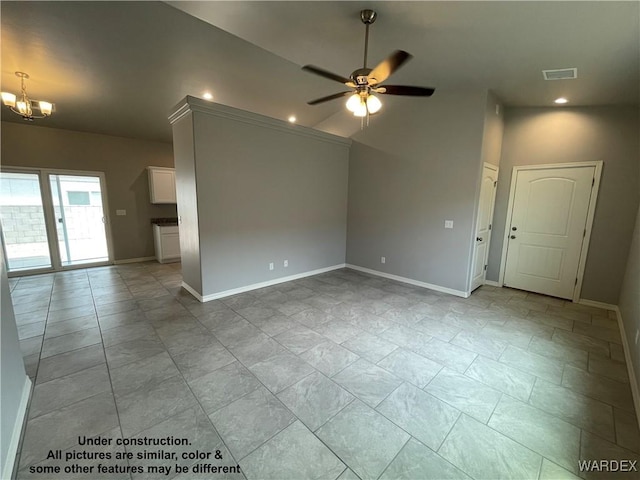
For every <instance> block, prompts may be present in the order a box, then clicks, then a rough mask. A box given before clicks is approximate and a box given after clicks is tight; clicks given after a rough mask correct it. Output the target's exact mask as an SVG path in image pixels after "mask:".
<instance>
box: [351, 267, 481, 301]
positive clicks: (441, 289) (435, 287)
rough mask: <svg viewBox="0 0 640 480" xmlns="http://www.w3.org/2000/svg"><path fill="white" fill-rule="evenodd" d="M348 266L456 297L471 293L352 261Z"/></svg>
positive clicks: (467, 295)
mask: <svg viewBox="0 0 640 480" xmlns="http://www.w3.org/2000/svg"><path fill="white" fill-rule="evenodd" d="M346 266H347V268H351V269H353V270H358V271H359V272H364V273H369V274H371V275H376V276H378V277H384V278H388V279H390V280H396V281H398V282H402V283H408V284H409V285H415V286H417V287H422V288H428V289H429V290H435V291H437V292H442V293H448V294H450V295H455V296H456V297H462V298H468V297H469V295H470V293H469V292H463V291H462V290H454V289H453V288H447V287H441V286H440V285H434V284H432V283H425V282H420V281H418V280H413V279H411V278H406V277H400V276H398V275H393V274H391V273H385V272H379V271H378V270H371V269H370V268H365V267H359V266H358V265H351V264H350V263H347V265H346Z"/></svg>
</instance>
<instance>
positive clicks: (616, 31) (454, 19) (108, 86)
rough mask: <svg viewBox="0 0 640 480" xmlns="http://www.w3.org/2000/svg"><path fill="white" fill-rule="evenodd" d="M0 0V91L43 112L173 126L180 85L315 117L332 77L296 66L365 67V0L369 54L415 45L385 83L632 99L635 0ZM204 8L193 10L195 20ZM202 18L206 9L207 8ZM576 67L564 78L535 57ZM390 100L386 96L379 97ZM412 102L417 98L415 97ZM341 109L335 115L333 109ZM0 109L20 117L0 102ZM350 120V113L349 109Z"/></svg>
mask: <svg viewBox="0 0 640 480" xmlns="http://www.w3.org/2000/svg"><path fill="white" fill-rule="evenodd" d="M169 3H170V5H167V4H163V3H158V2H2V3H1V6H0V8H1V13H2V90H9V91H13V92H16V91H17V90H18V89H19V80H18V78H17V77H15V76H14V72H15V71H16V70H22V71H26V72H27V73H29V74H30V75H31V77H32V78H31V80H30V81H28V83H27V89H28V92H29V94H30V95H31V96H32V97H34V98H38V99H40V98H41V99H46V100H50V101H53V102H55V104H56V109H57V111H56V113H55V114H54V116H52V117H51V118H49V119H45V120H39V121H37V122H38V124H40V125H46V126H52V127H57V128H69V129H74V130H82V131H93V132H98V133H107V134H113V135H123V136H130V137H138V138H148V139H156V140H165V141H170V139H171V130H170V127H169V124H168V122H167V120H166V117H167V114H168V112H169V111H170V110H171V108H172V107H173V105H174V104H175V103H177V102H178V101H179V100H180V99H181V98H182V97H184V96H185V95H194V96H201V95H202V93H203V92H204V91H206V90H209V91H211V92H212V93H213V94H214V100H215V101H217V102H220V103H223V104H226V105H231V106H234V107H237V108H242V109H246V110H251V111H254V112H257V113H261V114H264V115H268V116H271V117H275V118H282V119H286V118H287V117H288V116H289V115H291V114H294V115H296V116H297V117H298V123H300V124H303V125H307V126H314V125H317V124H319V123H321V122H323V121H324V123H325V124H326V121H327V118H329V117H331V116H332V115H334V114H336V113H339V112H342V109H343V108H344V107H343V102H341V101H338V100H337V101H334V102H330V103H328V104H323V105H320V106H315V107H311V106H308V105H306V101H307V100H311V99H314V98H317V97H321V96H324V95H328V94H331V93H335V92H338V91H341V90H342V89H343V87H342V86H341V85H340V84H338V83H334V82H331V81H330V80H325V79H322V78H319V77H315V76H313V75H311V74H308V73H306V72H302V71H301V70H300V66H302V65H304V64H307V63H311V64H314V65H318V66H320V67H323V68H326V69H328V70H331V71H334V72H336V73H339V74H341V75H344V76H348V75H349V74H350V73H351V72H352V71H353V70H354V69H356V68H359V67H361V66H362V52H363V43H364V42H363V38H364V26H363V25H362V23H361V22H360V20H359V11H360V10H361V9H362V8H373V9H375V10H376V11H377V12H378V15H379V16H378V20H377V21H376V23H375V24H374V25H373V26H372V27H371V37H370V53H369V59H370V60H369V63H370V64H375V63H377V62H378V61H380V60H382V59H383V58H384V57H385V56H387V55H388V54H389V53H390V52H391V51H393V50H396V49H404V50H407V51H409V52H411V53H412V54H413V55H414V58H413V59H412V60H411V61H410V62H408V63H407V64H406V65H405V66H404V67H403V68H402V69H401V70H399V71H398V72H397V73H396V74H395V75H394V76H393V77H392V79H390V81H389V82H387V83H392V84H409V85H424V86H433V87H436V93H435V94H436V95H437V94H438V92H439V91H457V90H470V89H473V90H477V89H491V90H493V91H494V92H495V93H496V95H497V96H498V97H499V98H500V99H501V101H502V102H504V103H505V104H506V105H513V106H550V105H552V101H553V99H554V98H556V97H558V96H561V95H563V96H566V97H568V98H569V100H570V102H571V103H570V105H616V104H631V105H638V104H639V97H640V95H639V88H640V87H639V86H640V26H639V23H640V22H639V3H638V2H321V1H316V2H240V1H235V2H169ZM202 20H204V21H202ZM205 22H206V23H205ZM562 67H577V68H578V76H579V78H578V79H577V80H570V81H569V80H563V81H555V82H548V81H547V82H546V81H544V80H543V78H542V73H541V70H543V69H550V68H562ZM394 100H397V99H394V98H393V97H391V96H386V97H384V99H383V101H384V102H385V105H387V106H388V107H385V108H392V106H393V103H394ZM415 101H419V102H425V105H426V106H428V102H429V99H416V100H415ZM338 116H339V115H338ZM2 119H3V120H16V121H21V120H20V119H19V118H18V117H17V116H15V115H13V114H10V113H8V112H7V109H6V108H4V107H3V112H2ZM356 122H357V120H356Z"/></svg>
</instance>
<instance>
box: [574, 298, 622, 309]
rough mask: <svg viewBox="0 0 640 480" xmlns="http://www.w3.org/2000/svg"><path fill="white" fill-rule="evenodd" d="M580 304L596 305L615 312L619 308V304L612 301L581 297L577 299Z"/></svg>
mask: <svg viewBox="0 0 640 480" xmlns="http://www.w3.org/2000/svg"><path fill="white" fill-rule="evenodd" d="M577 303H579V304H580V305H585V306H587V307H596V308H603V309H605V310H613V311H614V312H615V311H616V309H617V308H618V306H617V305H613V304H612V303H604V302H596V301H595V300H587V299H585V298H581V299H580V300H578V301H577Z"/></svg>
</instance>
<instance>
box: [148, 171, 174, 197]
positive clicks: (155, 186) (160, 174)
mask: <svg viewBox="0 0 640 480" xmlns="http://www.w3.org/2000/svg"><path fill="white" fill-rule="evenodd" d="M147 172H148V174H149V194H150V196H151V203H176V170H175V169H174V168H166V167H147Z"/></svg>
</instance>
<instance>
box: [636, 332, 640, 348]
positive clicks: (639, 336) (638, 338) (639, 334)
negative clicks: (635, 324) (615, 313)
mask: <svg viewBox="0 0 640 480" xmlns="http://www.w3.org/2000/svg"><path fill="white" fill-rule="evenodd" d="M638 340H640V330H636V345H638Z"/></svg>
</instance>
